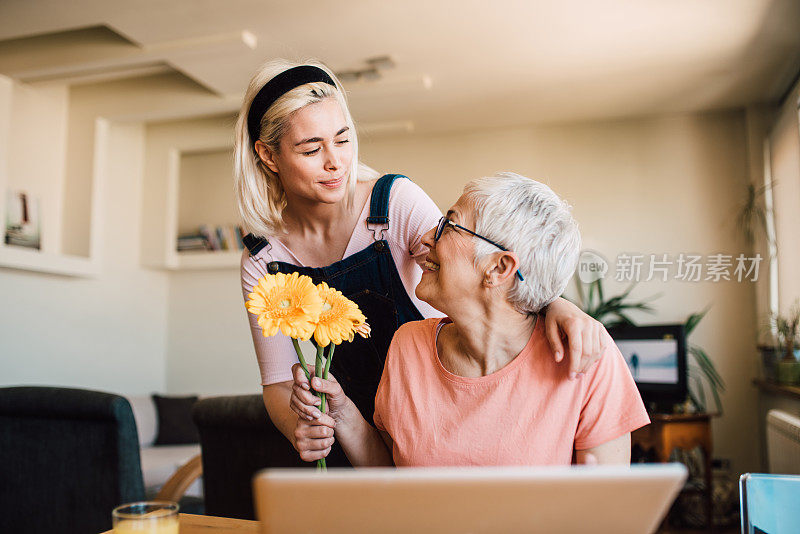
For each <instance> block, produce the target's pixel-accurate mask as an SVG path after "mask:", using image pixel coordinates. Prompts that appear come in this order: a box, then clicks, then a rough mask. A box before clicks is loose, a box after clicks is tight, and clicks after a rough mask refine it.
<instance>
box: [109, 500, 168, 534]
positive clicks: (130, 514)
mask: <svg viewBox="0 0 800 534" xmlns="http://www.w3.org/2000/svg"><path fill="white" fill-rule="evenodd" d="M111 517H112V520H113V521H114V534H178V505H177V504H176V503H174V502H167V501H143V502H132V503H128V504H123V505H122V506H117V507H116V508H114V511H113V512H111Z"/></svg>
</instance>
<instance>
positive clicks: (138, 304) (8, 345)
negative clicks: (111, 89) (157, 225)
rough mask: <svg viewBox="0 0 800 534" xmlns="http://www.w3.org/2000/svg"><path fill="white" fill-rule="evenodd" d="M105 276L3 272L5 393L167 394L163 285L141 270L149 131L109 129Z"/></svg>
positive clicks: (0, 328) (1, 375) (0, 362)
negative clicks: (35, 389)
mask: <svg viewBox="0 0 800 534" xmlns="http://www.w3.org/2000/svg"><path fill="white" fill-rule="evenodd" d="M109 135H110V137H109V148H108V150H109V153H108V162H109V163H108V169H107V176H108V179H107V181H108V183H107V184H106V186H105V192H104V195H103V197H102V202H103V210H102V214H103V221H102V226H103V227H104V238H103V243H102V245H103V246H102V263H103V269H102V272H101V273H100V275H99V276H97V277H95V278H88V279H84V278H72V277H62V276H54V275H45V274H37V273H31V272H26V271H14V270H9V269H0V295H2V296H3V297H2V301H3V305H2V306H0V384H2V385H13V384H47V385H62V386H71V387H85V388H95V389H102V390H107V391H112V392H119V393H123V394H143V393H150V392H157V391H164V388H165V384H166V380H165V347H166V324H167V321H166V310H167V277H166V275H165V274H164V273H162V272H157V271H148V270H145V269H142V268H141V266H140V265H141V259H140V255H139V247H138V243H139V241H140V239H141V232H140V225H139V221H140V220H141V218H142V213H141V211H140V199H141V184H142V162H143V159H144V129H143V128H142V127H141V126H140V125H120V124H115V125H112V127H111V129H110V134H109Z"/></svg>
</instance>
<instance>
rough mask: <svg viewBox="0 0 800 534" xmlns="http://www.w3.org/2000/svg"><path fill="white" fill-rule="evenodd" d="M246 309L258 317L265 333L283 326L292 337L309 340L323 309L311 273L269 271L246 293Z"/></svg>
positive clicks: (265, 334)
mask: <svg viewBox="0 0 800 534" xmlns="http://www.w3.org/2000/svg"><path fill="white" fill-rule="evenodd" d="M247 298H248V300H247V304H246V306H247V311H249V312H250V313H252V314H253V315H256V316H257V317H258V326H260V327H261V330H262V332H263V334H264V337H269V336H274V335H275V334H277V333H278V330H279V329H280V331H281V332H283V333H284V335H287V336H289V337H291V338H295V339H302V340H308V339H311V336H312V335H313V334H314V328H315V327H316V324H317V320H319V315H320V313H321V312H322V298H321V297H320V295H319V291H317V288H316V286H314V283H313V282H312V281H311V278H309V277H308V276H300V275H298V274H297V273H292V274H284V273H277V274H268V275H266V276H264V277H262V278H260V279H259V280H258V284H257V285H256V286H255V287H254V288H253V292H252V293H250V294H249V295H247Z"/></svg>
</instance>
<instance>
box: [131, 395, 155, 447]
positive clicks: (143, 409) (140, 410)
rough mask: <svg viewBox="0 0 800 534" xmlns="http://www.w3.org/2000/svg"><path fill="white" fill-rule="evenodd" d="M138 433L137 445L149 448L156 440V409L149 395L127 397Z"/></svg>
mask: <svg viewBox="0 0 800 534" xmlns="http://www.w3.org/2000/svg"><path fill="white" fill-rule="evenodd" d="M128 401H129V402H130V403H131V408H133V418H134V419H135V420H136V430H137V431H138V432H139V445H141V446H142V447H149V446H150V445H152V444H153V442H154V441H155V440H156V407H155V405H154V404H153V399H151V398H150V395H147V396H144V395H136V396H130V397H128Z"/></svg>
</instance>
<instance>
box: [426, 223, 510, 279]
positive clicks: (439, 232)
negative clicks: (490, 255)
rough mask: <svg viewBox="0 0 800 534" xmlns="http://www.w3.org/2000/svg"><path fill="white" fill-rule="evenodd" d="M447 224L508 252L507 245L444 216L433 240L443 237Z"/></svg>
mask: <svg viewBox="0 0 800 534" xmlns="http://www.w3.org/2000/svg"><path fill="white" fill-rule="evenodd" d="M447 225H450V226H455V227H456V228H459V229H461V230H464V231H465V232H467V233H468V234H470V235H474V236H475V237H477V238H479V239H483V240H484V241H486V242H487V243H491V244H492V245H494V246H496V247H497V248H499V249H500V250H503V251H505V252H508V249H507V248H506V247H504V246H503V245H501V244H499V243H495V242H494V241H492V240H491V239H489V238H488V237H483V236H482V235H480V234H476V233H475V232H473V231H472V230H470V229H469V228H464V227H463V226H461V225H460V224H456V223H454V222H453V221H451V220H450V219H448V218H447V217H442V218H441V219H439V224H438V225H437V226H436V233H434V234H433V240H434V241H439V238H440V237H442V232H444V227H445V226H447ZM516 274H517V278H519V280H520V282H524V281H525V279H524V278H522V275H521V274H520V272H519V270H517V273H516Z"/></svg>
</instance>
